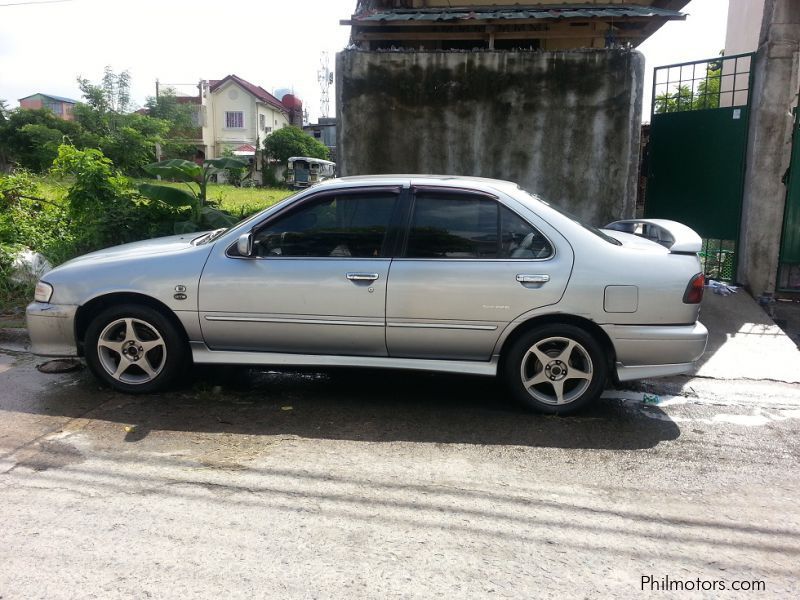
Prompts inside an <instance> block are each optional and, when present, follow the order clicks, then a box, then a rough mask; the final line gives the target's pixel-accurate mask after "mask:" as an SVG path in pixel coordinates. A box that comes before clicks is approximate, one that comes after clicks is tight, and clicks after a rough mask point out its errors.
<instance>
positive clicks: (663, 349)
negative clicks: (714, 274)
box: [603, 321, 708, 381]
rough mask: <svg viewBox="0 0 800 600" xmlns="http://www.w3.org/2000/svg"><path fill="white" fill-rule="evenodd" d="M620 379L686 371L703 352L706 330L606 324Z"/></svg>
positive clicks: (605, 328)
mask: <svg viewBox="0 0 800 600" xmlns="http://www.w3.org/2000/svg"><path fill="white" fill-rule="evenodd" d="M603 329H604V330H605V332H606V333H607V334H608V337H609V338H611V342H612V343H613V344H614V350H615V352H616V357H617V377H618V379H619V380H620V381H628V380H631V379H641V378H644V377H663V376H666V375H679V374H681V373H687V372H689V371H691V370H692V369H693V368H694V363H695V361H696V360H697V359H698V358H700V357H701V356H702V355H703V352H705V349H706V343H707V342H708V330H707V329H706V328H705V326H704V325H703V324H702V323H700V322H699V321H698V322H696V323H694V324H692V325H605V326H603Z"/></svg>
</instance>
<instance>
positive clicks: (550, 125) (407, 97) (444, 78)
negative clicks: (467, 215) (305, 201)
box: [337, 50, 644, 225]
mask: <svg viewBox="0 0 800 600" xmlns="http://www.w3.org/2000/svg"><path fill="white" fill-rule="evenodd" d="M643 76H644V57H643V56H642V55H641V54H640V53H638V52H635V51H628V50H586V51H570V52H533V51H531V52H524V51H515V52H508V51H507V52H501V51H497V52H495V51H475V52H410V51H408V52H389V51H384V52H374V51H373V52H370V51H363V50H345V51H343V52H341V53H339V55H338V56H337V94H338V98H337V117H338V122H339V127H338V133H337V137H338V139H337V144H338V148H339V161H338V162H339V164H338V170H339V174H340V175H366V174H378V173H436V174H450V175H473V176H479V177H492V178H498V179H508V180H511V181H515V182H517V183H519V184H520V185H522V187H524V188H525V189H527V190H529V191H532V192H535V193H538V194H540V195H541V196H542V197H543V198H545V199H546V200H548V201H551V202H553V203H555V204H557V205H559V206H561V207H563V208H565V209H567V210H569V211H571V212H573V213H575V214H577V215H579V216H581V217H583V218H585V219H587V220H588V221H589V222H591V223H593V224H596V225H602V224H605V223H607V222H609V221H611V220H614V219H618V218H621V217H631V216H633V212H634V208H635V203H636V180H637V163H638V154H639V130H640V121H641V104H642V84H643Z"/></svg>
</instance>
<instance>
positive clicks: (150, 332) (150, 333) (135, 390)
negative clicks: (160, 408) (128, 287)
mask: <svg viewBox="0 0 800 600" xmlns="http://www.w3.org/2000/svg"><path fill="white" fill-rule="evenodd" d="M126 319H127V320H128V321H126ZM121 321H122V322H121ZM128 328H131V329H133V331H134V336H133V337H132V336H131V335H130V334H129V333H128ZM101 336H104V341H105V342H107V343H108V344H109V346H114V347H115V349H112V348H110V347H106V346H105V345H103V346H102V347H101V346H100V344H99V341H100V338H101ZM148 345H150V346H152V348H148ZM116 347H119V348H120V349H121V350H122V352H124V353H126V358H125V360H127V366H125V365H122V366H124V367H125V369H124V370H123V371H122V372H121V374H120V375H119V376H118V377H115V375H114V373H112V372H110V369H111V368H113V367H114V366H115V365H116V366H117V368H118V369H119V368H120V362H121V361H120V359H121V358H122V356H123V355H122V354H121V353H120V351H119V350H118V349H117V348H116ZM84 353H85V355H86V364H87V365H88V366H89V369H90V370H91V371H92V373H93V374H94V375H95V377H97V378H98V379H99V380H100V381H102V382H103V383H105V384H106V385H108V386H110V387H111V388H113V389H115V390H117V391H120V392H124V393H126V394H149V393H152V392H158V391H162V390H165V389H167V388H168V387H169V386H171V385H172V384H174V383H175V382H176V381H177V380H178V378H179V377H180V376H181V375H182V374H183V373H184V372H185V371H186V367H187V365H188V356H189V354H188V348H187V344H186V341H185V340H184V338H183V336H182V335H181V333H180V332H179V330H178V328H177V327H176V326H175V325H173V323H172V322H171V321H170V320H169V319H168V318H167V317H166V316H165V315H164V314H163V313H161V312H159V311H157V310H155V309H153V308H150V307H149V306H144V305H141V304H122V305H120V306H112V307H110V308H107V309H106V310H104V311H103V312H101V313H100V314H99V315H97V317H95V318H94V320H93V321H92V322H91V323H90V324H89V327H88V328H87V330H86V337H85V340H84ZM127 353H130V354H127ZM140 361H146V364H145V363H143V362H140ZM146 369H149V371H150V372H149V373H148V372H146Z"/></svg>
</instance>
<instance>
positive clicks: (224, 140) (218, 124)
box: [203, 81, 289, 158]
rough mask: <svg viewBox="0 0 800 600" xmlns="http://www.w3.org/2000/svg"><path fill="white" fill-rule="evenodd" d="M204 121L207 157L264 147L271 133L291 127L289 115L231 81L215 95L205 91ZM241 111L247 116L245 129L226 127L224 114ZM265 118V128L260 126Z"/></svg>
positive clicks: (204, 141)
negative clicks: (240, 148)
mask: <svg viewBox="0 0 800 600" xmlns="http://www.w3.org/2000/svg"><path fill="white" fill-rule="evenodd" d="M203 107H204V110H205V121H204V123H203V143H204V144H205V146H206V158H218V157H220V156H222V154H223V152H224V150H225V148H235V147H237V146H241V145H242V144H251V145H252V146H256V143H257V142H260V143H262V144H263V141H264V138H265V137H267V135H269V134H270V133H272V132H274V131H277V130H278V129H280V128H282V127H286V126H288V125H289V120H288V115H287V114H286V113H284V112H283V111H281V110H278V109H277V108H275V107H274V106H272V105H271V104H266V103H263V102H260V101H259V100H257V99H256V98H255V97H254V96H253V95H252V94H250V92H248V91H247V90H245V89H244V88H243V87H241V86H240V85H239V84H237V83H235V82H233V81H228V82H226V83H225V84H224V85H222V86H220V87H219V88H217V89H216V90H215V91H214V92H208V91H206V93H205V97H204V98H203ZM228 111H241V112H242V113H243V115H244V123H243V125H244V127H241V128H239V127H236V128H232V127H226V126H225V125H226V119H225V113H226V112H228ZM260 115H263V116H264V121H265V124H264V127H265V128H270V127H271V128H272V130H271V131H269V130H268V129H267V130H265V129H263V128H262V127H261V125H260V119H259V116H260Z"/></svg>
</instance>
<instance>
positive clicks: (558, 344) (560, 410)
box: [503, 324, 606, 414]
mask: <svg viewBox="0 0 800 600" xmlns="http://www.w3.org/2000/svg"><path fill="white" fill-rule="evenodd" d="M503 370H504V373H503V375H504V377H505V381H506V384H507V385H508V387H509V389H510V391H511V393H512V394H513V395H514V397H515V398H516V399H517V400H518V401H519V402H521V403H522V404H524V405H525V406H527V407H529V408H533V409H534V410H538V411H540V412H544V413H549V414H567V413H571V412H575V411H577V410H579V409H581V408H583V407H584V406H586V405H587V404H588V403H589V402H591V401H593V400H595V399H597V398H598V397H599V396H600V394H601V393H602V392H603V388H604V387H605V383H606V367H605V360H604V356H603V351H602V349H601V347H600V345H599V344H598V343H597V341H596V340H595V339H594V338H593V337H592V336H591V335H589V334H588V333H587V332H586V331H584V330H583V329H581V328H579V327H575V326H574V325H559V324H552V325H543V326H541V327H537V328H535V329H532V330H531V331H528V332H526V333H525V334H523V335H522V336H521V337H520V338H519V339H517V340H516V341H515V342H514V343H513V344H512V346H511V348H510V349H509V353H508V355H507V357H506V360H505V361H504V366H503Z"/></svg>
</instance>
